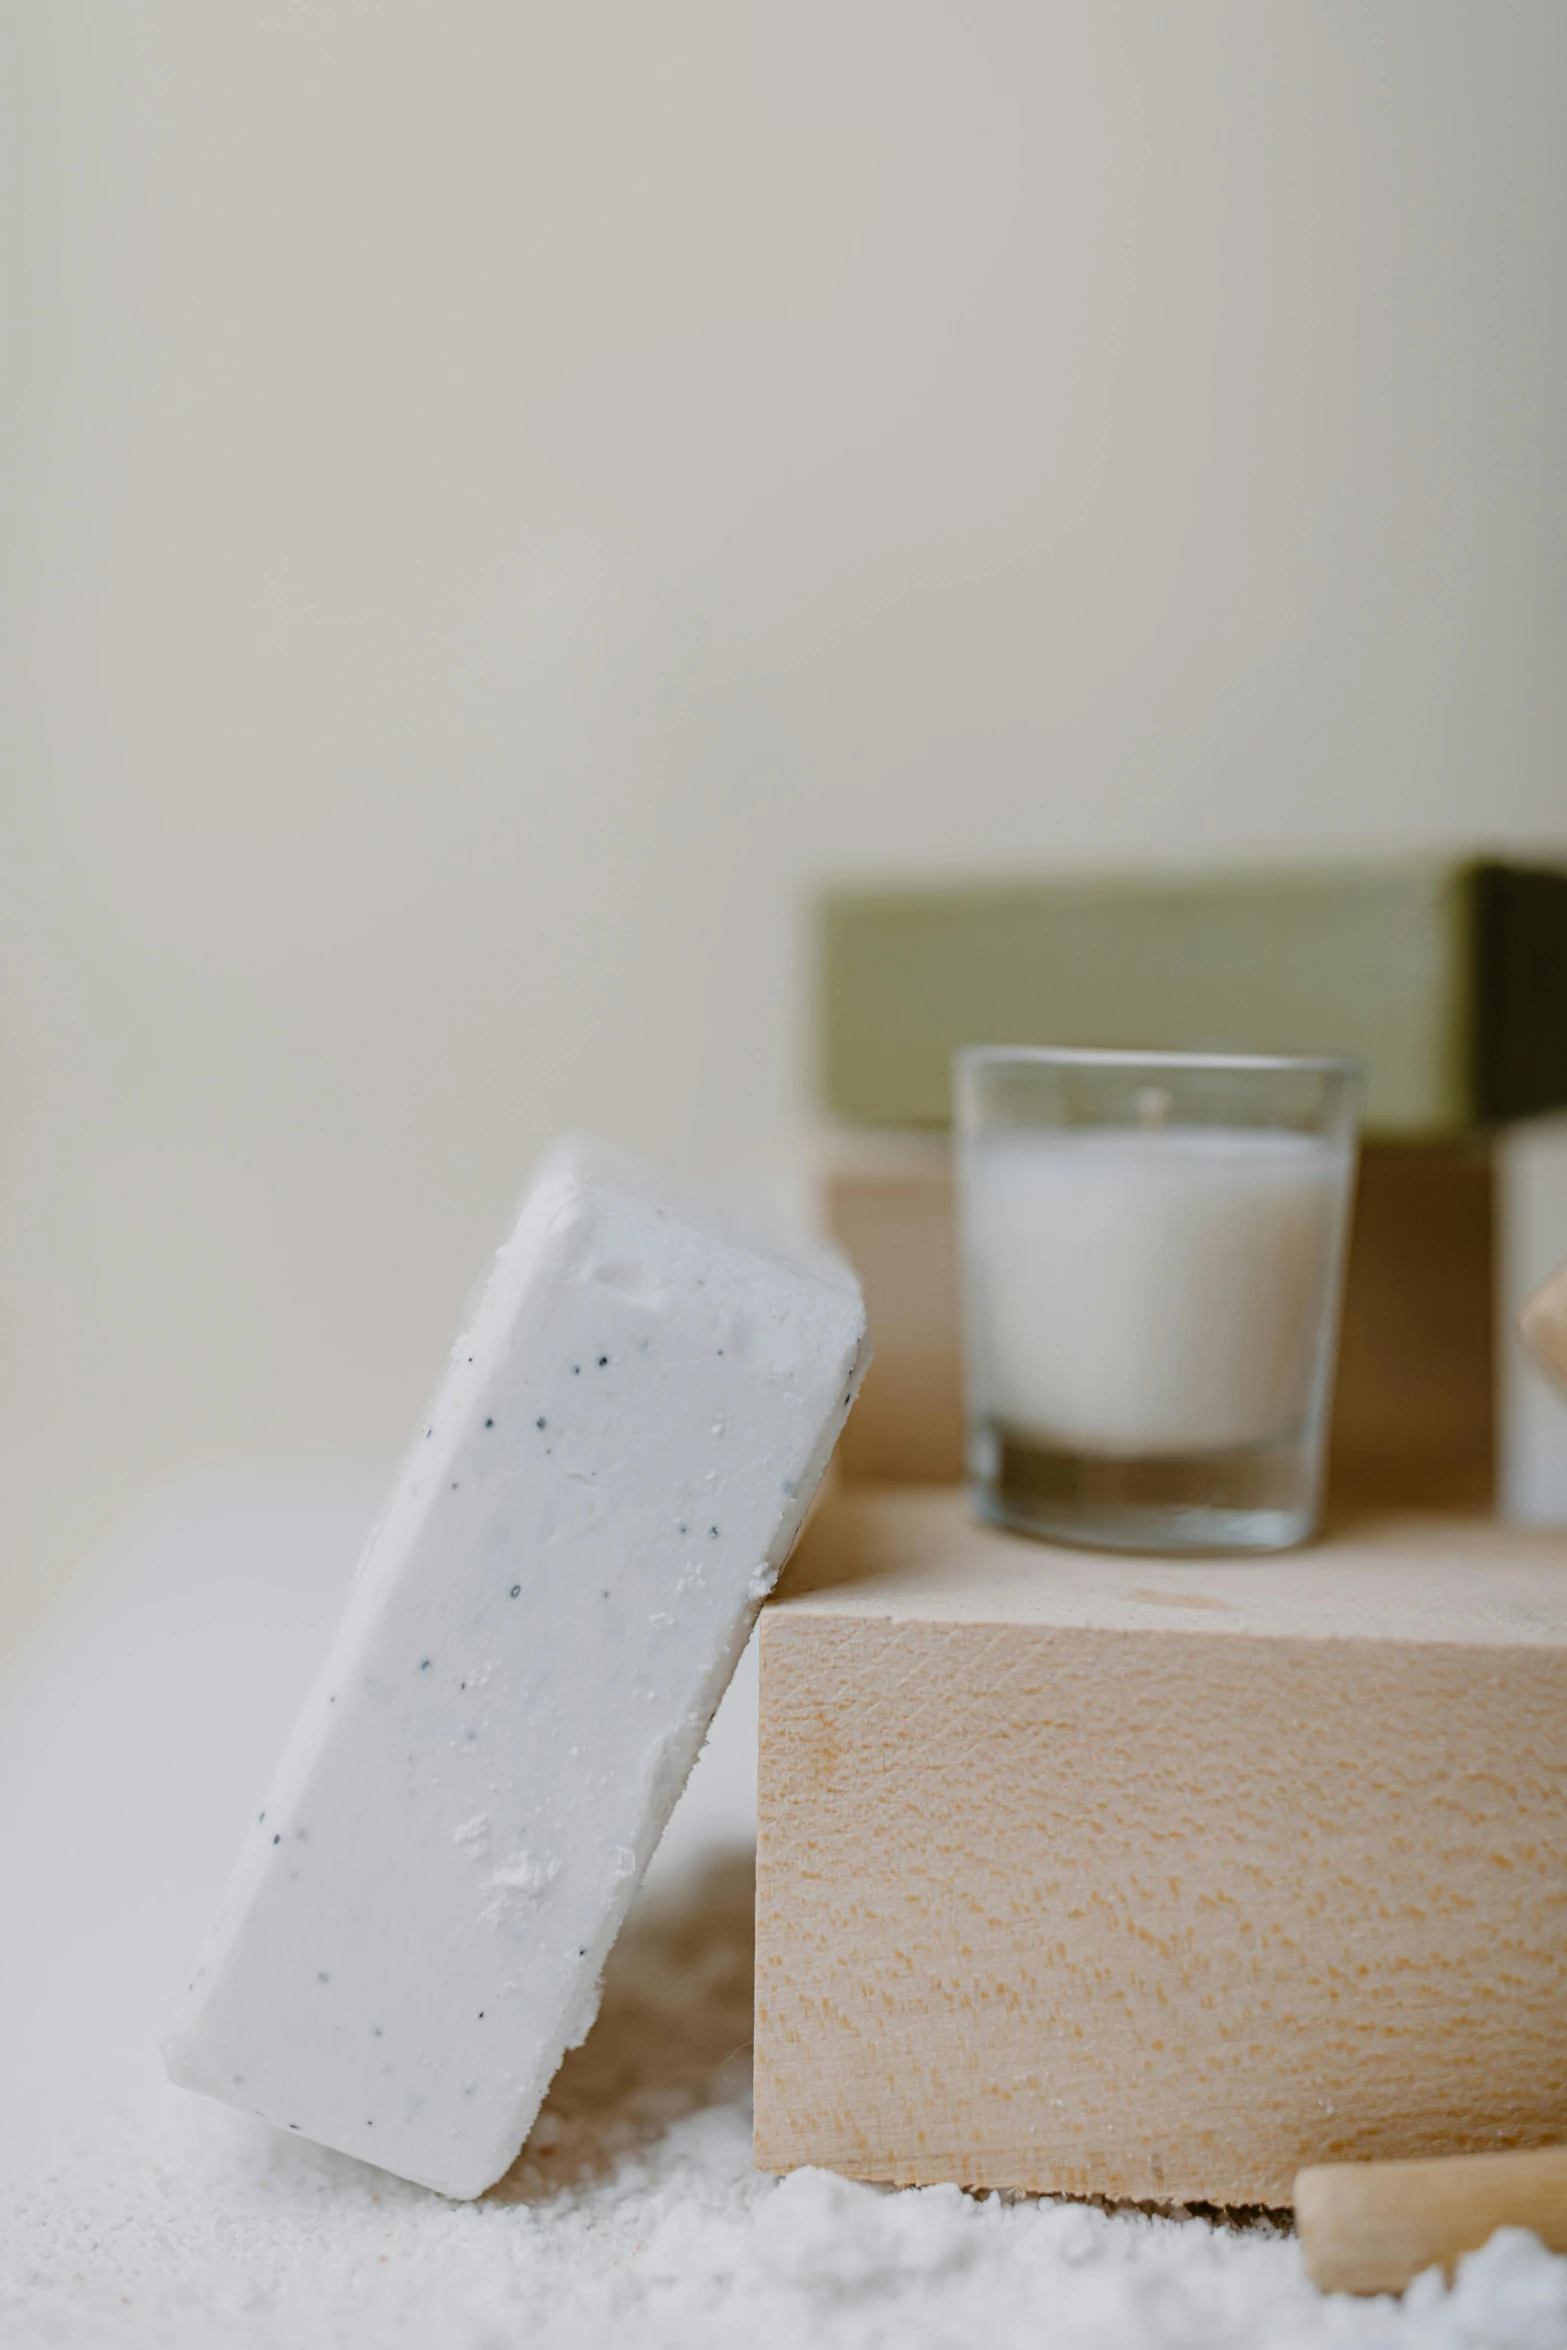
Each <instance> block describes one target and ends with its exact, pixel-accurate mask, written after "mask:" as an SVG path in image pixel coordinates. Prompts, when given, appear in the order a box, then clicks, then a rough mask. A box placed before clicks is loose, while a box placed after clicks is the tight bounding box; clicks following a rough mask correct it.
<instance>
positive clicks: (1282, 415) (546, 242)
mask: <svg viewBox="0 0 1567 2350" xmlns="http://www.w3.org/2000/svg"><path fill="white" fill-rule="evenodd" d="M0 39H3V47H0V109H3V119H0V267H3V273H4V274H3V305H4V307H3V314H0V315H3V319H4V322H5V343H6V352H7V356H6V358H5V360H4V363H3V366H0V403H3V415H0V528H3V559H4V566H5V570H4V583H3V589H4V657H5V686H4V706H3V734H0V774H3V777H4V837H3V843H0V888H3V905H0V955H3V975H0V978H3V985H0V1017H3V1021H4V1033H3V1050H4V1059H3V1067H0V1148H3V1154H4V1156H3V1187H4V1189H3V1224H0V1352H3V1365H0V1374H3V1386H0V1446H3V1458H0V1471H3V1476H4V1492H5V1508H4V1514H3V1525H4V1535H5V1546H6V1556H5V1562H4V1577H5V1586H4V1603H3V1604H4V1608H5V1610H6V1612H7V1616H8V1619H9V1621H10V1622H11V1624H12V1625H13V1626H15V1625H16V1624H18V1623H20V1622H21V1621H23V1620H24V1619H25V1618H26V1617H28V1616H29V1615H30V1614H31V1613H33V1612H35V1611H36V1607H37V1604H38V1601H39V1598H40V1596H41V1594H42V1593H43V1592H44V1590H45V1589H46V1588H47V1586H48V1584H49V1582H50V1580H51V1579H52V1578H54V1577H56V1576H58V1574H59V1573H60V1572H61V1571H62V1570H63V1569H64V1568H66V1567H67V1566H68V1565H69V1563H70V1562H71V1561H72V1560H73V1559H75V1558H76V1557H78V1556H79V1555H80V1553H81V1551H82V1549H83V1546H84V1545H85V1544H86V1543H87V1542H89V1541H90V1540H91V1539H92V1538H93V1537H94V1535H95V1534H96V1533H98V1532H99V1531H101V1530H102V1529H103V1528H104V1527H105V1526H106V1525H107V1524H109V1523H110V1521H111V1520H112V1519H113V1518H114V1517H115V1516H116V1515H117V1514H118V1513H119V1512H120V1511H121V1510H122V1509H123V1508H124V1507H125V1506H126V1505H127V1504H128V1503H129V1502H130V1501H132V1500H133V1499H134V1498H135V1497H136V1496H137V1495H138V1494H139V1493H141V1492H143V1491H145V1490H147V1489H148V1488H149V1487H150V1486H152V1485H153V1484H155V1483H156V1482H157V1481H158V1480H160V1479H163V1478H166V1477H169V1476H172V1475H177V1474H179V1473H181V1472H182V1471H184V1470H186V1469H188V1468H190V1467H192V1466H194V1465H198V1464H200V1463H203V1462H213V1461H221V1460H224V1459H233V1458H238V1457H245V1458H251V1459H254V1458H259V1457H267V1456H271V1455H284V1454H287V1453H289V1452H291V1451H293V1450H297V1449H298V1448H301V1447H306V1446H314V1447H321V1448H328V1449H330V1448H334V1447H345V1446H351V1445H356V1444H364V1445H377V1446H378V1445H382V1444H385V1443H390V1442H395V1441H396V1440H397V1439H398V1438H399V1436H400V1434H401V1432H402V1430H403V1429H404V1428H405V1426H406V1425H407V1424H408V1423H409V1422H410V1420H411V1417H412V1415H413V1414H414V1413H415V1412H416V1410H417V1408H418V1402H419V1398H420V1394H421V1391H422V1389H423V1388H424V1386H425V1385H426V1383H427V1381H428V1379H429V1377H430V1374H431V1372H432V1369H433V1368H434V1366H435V1364H436V1363H437V1362H438V1360H439V1358H440V1356H441V1353H442V1350H443V1348H444V1345H445V1343H446V1341H447V1339H448V1337H449V1335H450V1327H451V1324H452V1321H453V1317H454V1315H455V1313H456V1311H457V1309H458V1307H459V1305H460V1302H461V1300H462V1297H463V1295H464V1293H465V1291H466V1289H467V1287H468V1284H469V1282H470V1280H471V1278H472V1276H473V1275H474V1273H475V1271H476V1269H477V1267H478V1265H479V1263H480V1261H481V1259H482V1257H483V1255H484V1252H485V1250H486V1249H487V1247H488V1246H489V1245H490V1243H491V1242H492V1241H493V1240H494V1239H495V1238H496V1237H497V1236H498V1232H499V1229H500V1227H501V1225H502V1223H503V1221H504V1218H505V1216H506V1213H507V1210H508V1207H509V1205H510V1202H511V1199H512V1196H513V1194H514V1193H515V1191H516V1188H517V1186H518V1184H519V1181H520V1179H521V1176H522V1173H523V1171H524V1169H525V1167H526V1164H527V1162H528V1160H529V1158H530V1156H531V1154H532V1153H533V1151H534V1150H535V1148H536V1146H537V1145H538V1143H539V1142H540V1140H541V1139H542V1138H543V1137H544V1136H546V1135H547V1134H548V1133H549V1132H550V1131H551V1130H552V1129H554V1128H556V1127H558V1126H560V1125H561V1124H563V1123H566V1122H572V1123H577V1124H586V1125H588V1126H591V1127H595V1128H597V1129H599V1130H601V1131H602V1132H603V1133H605V1134H606V1135H608V1136H610V1137H612V1138H614V1139H617V1140H619V1141H621V1142H623V1143H626V1144H630V1145H633V1146H636V1147H639V1148H641V1149H643V1150H645V1151H648V1152H651V1153H655V1154H657V1155H658V1156H660V1157H661V1158H663V1159H664V1160H666V1161H668V1162H670V1163H671V1164H672V1165H674V1166H676V1167H679V1168H683V1169H685V1170H688V1171H690V1172H693V1173H698V1174H705V1175H708V1176H711V1177H717V1178H719V1179H721V1180H725V1181H729V1182H737V1183H743V1184H747V1185H750V1186H752V1187H757V1186H763V1187H765V1186H767V1185H769V1184H776V1181H777V1170H778V1169H779V1167H780V1166H781V1165H782V1163H783V1154H784V1152H785V1150H786V1146H787V1140H788V1137H789V1135H790V1133H791V1130H792V1128H793V1125H794V1122H795V1121H796V1120H797V1118H798V1115H799V1108H800V1104H801V1101H802V1099H803V1098H804V1083H803V1077H802V1065H803V1048H802V1046H801V1043H800V1041H799V1039H800V1038H801V1035H802V1033H803V1022H802V1019H801V1013H800V984H801V970H802V952H801V941H800V932H799V909H800V904H801V896H802V889H803V886H804V884H805V882H806V880H807V879H808V877H809V876H811V875H813V874H816V873H818V872H820V871H822V870H823V869H827V868H831V869H836V870H841V871H872V870H880V869H883V868H888V867H895V868H898V869H901V870H931V869H945V868H948V867H950V866H952V865H954V864H962V865H970V866H982V867H985V866H990V867H995V866H1006V865H1007V864H1009V863H1011V862H1013V861H1015V860H1020V859H1022V860H1027V861H1029V862H1031V863H1038V862H1041V861H1044V860H1047V859H1056V860H1063V861H1070V862H1082V861H1085V860H1093V859H1122V858H1125V857H1128V856H1135V857H1140V858H1148V857H1158V858H1172V857H1179V858H1192V857H1198V858H1201V857H1212V856H1224V857H1226V858H1230V857H1235V856H1242V855H1246V854H1248V853H1254V852H1257V851H1268V852H1273V851H1278V852H1281V853H1287V854H1296V853H1300V852H1302V851H1305V850H1311V851H1317V850H1320V849H1323V848H1329V849H1336V848H1348V847H1353V846H1355V845H1357V844H1361V843H1371V842H1375V843H1378V844H1381V843H1401V842H1405V841H1409V840H1422V841H1424V840H1451V841H1468V840H1470V839H1473V838H1475V837H1477V836H1479V837H1483V838H1484V839H1486V840H1490V841H1495V842H1518V843H1533V844H1540V845H1549V844H1551V843H1553V842H1554V843H1556V844H1563V843H1567V756H1564V754H1567V662H1564V659H1563V643H1564V619H1567V613H1564V604H1567V530H1564V522H1567V513H1564V508H1567V455H1564V439H1563V428H1562V420H1563V417H1564V415H1567V329H1564V317H1567V250H1564V248H1567V140H1564V139H1563V138H1562V135H1561V124H1562V120H1563V109H1564V98H1567V8H1563V6H1562V5H1561V0H1538V4H1530V0H1470V4H1468V5H1463V6H1458V5H1454V4H1453V0H1378V4H1377V5H1376V6H1367V5H1365V4H1364V0H1344V4H1341V5H1335V4H1332V0H1262V4H1259V0H1209V4H1203V0H1182V4H1181V5H1179V6H1172V5H1170V4H1169V0H1081V4H1080V5H1052V4H1050V0H940V4H936V0H765V4H760V5H759V4H746V0H705V4H700V5H698V4H693V0H656V4H651V5H649V4H644V0H610V4H602V0H569V4H563V0H556V4H555V5H543V4H542V0H531V4H529V0H439V4H438V0H234V4H233V5H221V6H219V5H214V4H213V0H138V4H137V5H135V6H134V7H131V6H126V5H124V0H0Z"/></svg>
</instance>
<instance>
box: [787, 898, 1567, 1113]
mask: <svg viewBox="0 0 1567 2350" xmlns="http://www.w3.org/2000/svg"><path fill="white" fill-rule="evenodd" d="M820 939H821V974H820V979H819V983H818V987H817V1000H818V1004H819V1007H820V1022H821V1029H820V1066H821V1086H822V1098H823V1102H824V1104H825V1106H826V1108H827V1109H828V1111H829V1112H830V1113H831V1114H832V1116H834V1117H835V1118H840V1119H843V1120H845V1121H846V1122H847V1123H849V1124H850V1125H855V1126H945V1125H946V1123H947V1121H948V1119H949V1118H950V1116H951V1105H950V1100H949V1095H948V1066H949V1064H950V1062H951V1058H952V1055H953V1053H954V1052H955V1051H956V1050H957V1049H958V1047H959V1046H960V1045H966V1044H1044V1045H1051V1044H1053V1045H1102V1046H1104V1045H1107V1046H1124V1047H1128V1048H1130V1049H1132V1050H1133V1051H1147V1050H1152V1049H1156V1048H1159V1047H1172V1046H1173V1047H1180V1046H1191V1047H1196V1048H1198V1049H1206V1050H1213V1049H1217V1048H1222V1047H1225V1046H1230V1047H1234V1048H1236V1049H1238V1050H1241V1051H1251V1052H1307V1053H1323V1052H1337V1053H1352V1054H1354V1055H1355V1056H1356V1057H1357V1058H1358V1059H1359V1060H1360V1061H1361V1062H1362V1063H1363V1065H1364V1067H1365V1071H1366V1125H1367V1128H1368V1130H1369V1131H1371V1132H1374V1133H1377V1134H1383V1135H1397V1136H1400V1137H1402V1138H1403V1139H1405V1140H1421V1139H1424V1140H1429V1139H1432V1138H1433V1137H1436V1136H1439V1135H1454V1134H1460V1133H1465V1132H1469V1131H1472V1130H1473V1129H1474V1128H1476V1127H1477V1126H1482V1125H1488V1124H1493V1123H1496V1122H1499V1121H1502V1120H1506V1119H1512V1118H1526V1117H1531V1116H1534V1115H1536V1114H1538V1113H1540V1112H1542V1111H1546V1110H1551V1109H1556V1108H1560V1107H1563V1106H1567V872H1562V871H1560V870H1555V869H1551V868H1529V867H1522V866H1513V865H1501V864H1495V863H1485V862H1477V861H1475V860H1473V859H1456V858H1438V857H1425V858H1407V859H1403V860H1400V861H1398V862H1394V863H1387V862H1384V863H1379V864H1363V865H1343V866H1337V867H1324V868H1320V869H1316V870H1313V869H1310V868H1305V867H1299V866H1296V867H1287V868H1282V869H1281V868H1274V869H1273V870H1272V871H1263V872H1220V873H1208V874H1201V875H1193V874H1169V873H1160V874H1119V875H1114V876H1105V875H1098V876H1093V875H1090V876H1080V877H1077V878H1063V877H1061V876H1056V877H1053V878H1050V879H1045V878H1039V879H1034V880H1025V881H1016V882H994V883H988V884H987V883H978V882H958V883H954V884H952V885H950V886H945V887H937V888H913V889H911V888H902V887H898V888H873V889H864V888H856V889H846V890H836V891H833V892H831V893H829V894H828V895H827V896H826V898H825V899H824V900H823V903H822V907H821V913H820Z"/></svg>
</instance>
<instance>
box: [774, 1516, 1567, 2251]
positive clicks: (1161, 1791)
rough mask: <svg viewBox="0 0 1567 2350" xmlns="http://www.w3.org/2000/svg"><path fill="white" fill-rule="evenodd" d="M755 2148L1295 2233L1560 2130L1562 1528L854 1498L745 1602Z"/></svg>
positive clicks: (1565, 2019) (907, 2175)
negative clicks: (1233, 2207) (1227, 1529)
mask: <svg viewBox="0 0 1567 2350" xmlns="http://www.w3.org/2000/svg"><path fill="white" fill-rule="evenodd" d="M760 1758H761V1783H760V1837H759V1850H758V1879H757V1969H756V2073H755V2080H756V2158H757V2161H758V2163H759V2164H760V2165H761V2166H762V2167H763V2168H764V2169H768V2170H788V2169H792V2168H794V2167H796V2166H797V2165H800V2164H803V2163H820V2164H823V2165H825V2166H826V2167H828V2168H830V2169H833V2170H838V2171H843V2172H847V2173H849V2174H850V2175H852V2176H856V2177H860V2178H866V2179H883V2180H892V2181H896V2182H899V2183H902V2184H908V2183H917V2182H929V2181H938V2180H947V2179H956V2180H959V2181H961V2182H962V2183H964V2184H966V2185H969V2186H974V2187H1000V2188H1020V2189H1028V2190H1033V2191H1044V2192H1065V2193H1073V2194H1084V2195H1105V2196H1111V2197H1127V2198H1134V2199H1155V2200H1173V2199H1184V2200H1189V2201H1190V2200H1201V2201H1208V2202H1214V2203H1222V2204H1251V2203H1263V2204H1274V2205H1277V2204H1284V2203H1287V2202H1288V2200H1289V2197H1290V2193H1291V2186H1292V2182H1293V2179H1294V2175H1295V2173H1296V2171H1297V2170H1298V2169H1300V2168H1301V2167H1302V2166H1303V2165H1305V2164H1309V2163H1319V2162H1329V2161H1359V2160H1373V2159H1408V2158H1416V2157H1421V2156H1426V2155H1433V2154H1444V2153H1470V2152H1480V2151H1493V2150H1498V2149H1507V2148H1516V2147H1527V2146H1535V2145H1540V2144H1543V2143H1549V2142H1551V2141H1552V2140H1560V2139H1562V2138H1563V2137H1567V1539H1564V1538H1563V1537H1562V1536H1561V1535H1559V1534H1555V1533H1540V1532H1532V1531H1527V1532H1526V1531H1522V1530H1517V1529H1509V1530H1499V1529H1497V1528H1495V1527H1493V1526H1491V1525H1488V1524H1486V1523H1484V1522H1480V1521H1473V1522H1471V1521H1466V1520H1462V1519H1458V1518H1448V1519H1432V1520H1426V1521H1384V1522H1375V1521H1372V1522H1366V1523H1364V1524H1362V1525H1361V1526H1358V1527H1356V1526H1349V1527H1346V1528H1344V1529H1343V1530H1342V1531H1340V1532H1338V1533H1336V1534H1334V1535H1333V1536H1332V1537H1331V1538H1330V1539H1329V1540H1328V1541H1326V1542H1324V1543H1323V1544H1321V1545H1319V1546H1318V1547H1316V1548H1314V1549H1312V1550H1309V1551H1304V1552H1297V1553H1293V1554H1289V1555H1287V1556H1283V1557H1277V1558H1273V1559H1270V1560H1268V1561H1265V1562H1263V1561H1258V1562H1238V1561H1236V1560H1234V1559H1230V1560H1224V1561H1219V1560H1198V1561H1191V1562H1175V1561H1170V1560H1162V1559H1154V1558H1114V1557H1109V1556H1104V1555H1098V1554H1093V1553H1089V1552H1068V1551H1065V1550H1058V1549H1054V1548H1051V1547H1048V1546H1046V1545H1042V1544H1035V1543H1030V1542H1026V1541H1022V1540H1019V1539H1017V1538H1014V1537H1010V1536H1006V1535H1002V1534H998V1533H994V1532H991V1531H988V1530H985V1529H982V1528H979V1527H977V1526H975V1525H973V1524H971V1523H970V1521H969V1520H968V1518H967V1515H966V1512H965V1509H964V1505H963V1503H962V1501H961V1499H960V1498H959V1497H958V1496H957V1495H955V1494H945V1493H921V1492H918V1491H914V1490H905V1491H902V1492H888V1493H867V1492H861V1493H855V1492H854V1491H853V1490H852V1489H851V1490H846V1491H844V1492H843V1493H841V1494H840V1495H839V1496H838V1497H837V1498H836V1499H834V1500H833V1501H832V1502H830V1503H829V1504H828V1505H827V1507H826V1508H825V1509H824V1510H823V1512H822V1513H821V1515H820V1517H819V1518H818V1520H817V1522H816V1524H815V1526H814V1527H813V1528H812V1530H811V1531H810V1533H809V1534H808V1536H807V1538H806V1542H805V1544H804V1545H803V1546H802V1550H801V1553H800V1554H799V1557H798V1560H797V1564H796V1567H795V1568H794V1569H793V1570H792V1571H791V1575H790V1577H789V1579H788V1583H787V1585H786V1587H785V1592H784V1595H783V1596H782V1597H781V1599H780V1600H779V1601H778V1602H775V1603H774V1604H773V1605H772V1606H771V1607H770V1608H768V1609H767V1610H766V1611H764V1615H763V1620H762V1642H761V1749H760Z"/></svg>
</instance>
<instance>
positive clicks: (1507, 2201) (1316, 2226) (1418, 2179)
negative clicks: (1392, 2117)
mask: <svg viewBox="0 0 1567 2350" xmlns="http://www.w3.org/2000/svg"><path fill="white" fill-rule="evenodd" d="M1295 2226H1296V2229H1297V2231H1298V2233H1299V2236H1300V2241H1301V2247H1302V2249H1303V2250H1304V2252H1305V2255H1306V2271H1307V2274H1308V2275H1309V2276H1310V2278H1311V2281H1312V2283H1313V2284H1314V2285H1317V2286H1320V2288H1321V2290H1322V2291H1323V2292H1324V2293H1401V2292H1402V2291H1403V2289H1404V2287H1405V2286H1406V2285H1407V2284H1409V2283H1411V2282H1412V2280H1413V2279H1414V2278H1415V2277H1417V2276H1419V2274H1420V2272H1421V2270H1422V2269H1427V2268H1430V2267H1432V2266H1433V2264H1434V2263H1435V2262H1437V2261H1440V2262H1441V2264H1442V2266H1443V2268H1444V2269H1446V2271H1447V2273H1448V2275H1449V2277H1451V2275H1452V2273H1453V2267H1454V2264H1455V2262H1456V2261H1457V2260H1458V2259H1459V2257H1460V2256H1461V2255H1462V2254H1463V2253H1465V2252H1477V2251H1478V2250H1479V2248H1480V2246H1481V2245H1482V2244H1484V2243H1486V2242H1487V2241H1488V2240H1489V2238H1490V2237H1491V2236H1492V2235H1493V2234H1494V2232H1495V2231H1496V2229H1498V2228H1532V2229H1533V2230H1534V2232H1535V2234H1536V2235H1537V2236H1538V2237H1539V2239H1540V2241H1541V2243H1542V2244H1544V2245H1546V2246H1547V2247H1548V2248H1549V2249H1550V2250H1551V2251H1552V2252H1567V2146H1551V2147H1545V2148H1542V2149H1541V2150H1539V2151H1538V2152H1536V2153H1532V2154H1460V2155H1451V2156H1447V2157H1445V2158H1443V2159H1441V2160H1438V2161H1432V2162H1325V2163H1319V2164H1314V2165H1313V2167H1312V2168H1311V2169H1310V2170H1303V2171H1300V2172H1298V2173H1297V2174H1296V2179H1295Z"/></svg>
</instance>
